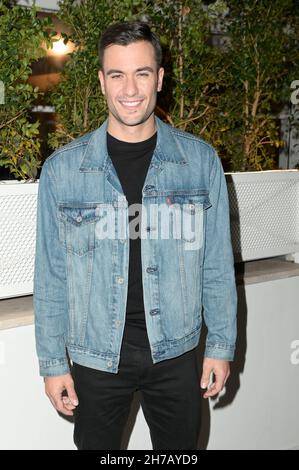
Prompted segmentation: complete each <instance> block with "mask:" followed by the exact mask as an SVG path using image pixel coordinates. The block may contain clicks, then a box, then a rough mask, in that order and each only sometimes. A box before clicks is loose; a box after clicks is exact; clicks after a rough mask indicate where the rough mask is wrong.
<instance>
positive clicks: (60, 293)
mask: <svg viewBox="0 0 299 470" xmlns="http://www.w3.org/2000/svg"><path fill="white" fill-rule="evenodd" d="M56 198H57V189H56V180H55V176H54V172H53V169H52V166H51V160H46V162H45V163H44V165H43V167H42V171H41V174H40V179H39V189H38V200H37V221H36V250H35V268H34V288H33V305H34V313H35V340H36V351H37V356H38V359H39V367H40V375H41V376H57V375H63V374H66V373H68V372H69V366H68V360H67V355H66V347H65V332H66V322H67V297H66V295H67V290H66V261H65V251H64V249H63V246H62V245H61V243H60V242H59V231H58V230H59V228H58V220H57V202H56Z"/></svg>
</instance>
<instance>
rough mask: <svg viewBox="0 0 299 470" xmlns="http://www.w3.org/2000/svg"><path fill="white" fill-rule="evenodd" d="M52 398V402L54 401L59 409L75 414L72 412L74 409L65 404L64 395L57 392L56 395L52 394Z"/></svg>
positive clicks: (62, 411) (65, 412)
mask: <svg viewBox="0 0 299 470" xmlns="http://www.w3.org/2000/svg"><path fill="white" fill-rule="evenodd" d="M50 400H51V402H52V403H53V402H54V407H55V408H56V410H57V411H59V412H60V413H62V414H64V415H67V416H73V414H74V413H73V412H72V410H71V409H69V408H68V407H66V406H65V405H64V401H63V397H62V395H60V394H57V395H55V396H52V397H50Z"/></svg>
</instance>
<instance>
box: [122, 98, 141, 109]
mask: <svg viewBox="0 0 299 470" xmlns="http://www.w3.org/2000/svg"><path fill="white" fill-rule="evenodd" d="M142 101H143V100H135V101H124V100H121V101H120V103H121V104H122V106H123V107H124V108H127V109H135V108H137V107H138V106H139V105H140V104H141V103H142Z"/></svg>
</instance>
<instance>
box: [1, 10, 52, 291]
mask: <svg viewBox="0 0 299 470" xmlns="http://www.w3.org/2000/svg"><path fill="white" fill-rule="evenodd" d="M49 26H50V20H49V19H47V18H45V19H39V18H38V17H37V11H36V9H35V7H32V8H31V9H27V8H22V7H19V6H9V4H4V3H3V2H1V3H0V50H1V56H2V57H1V62H0V79H1V84H2V102H1V104H0V166H1V167H3V168H6V169H8V170H9V172H10V175H11V177H12V178H14V179H10V180H2V181H0V266H1V269H0V298H4V297H12V296H16V295H25V294H30V293H31V292H32V278H33V267H34V245H35V223H36V222H35V221H36V218H35V212H36V199H37V190H38V182H37V175H38V169H39V167H40V165H41V155H40V140H39V123H38V122H31V120H30V109H31V107H32V105H33V103H34V101H35V100H36V99H37V98H38V97H39V95H40V92H39V90H38V88H36V87H35V88H34V87H32V86H31V85H30V84H29V83H28V82H27V80H28V77H29V76H30V74H31V64H32V63H33V62H34V61H35V60H37V59H39V58H40V57H42V56H44V55H45V54H46V49H45V47H44V46H45V45H46V46H49V45H50V44H51V40H50V38H51V34H50V33H48V28H49Z"/></svg>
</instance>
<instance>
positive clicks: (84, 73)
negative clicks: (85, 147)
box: [49, 0, 146, 148]
mask: <svg viewBox="0 0 299 470" xmlns="http://www.w3.org/2000/svg"><path fill="white" fill-rule="evenodd" d="M144 4H145V2H144V1H138V0H133V1H131V0H126V1H123V0H122V1H111V0H108V1H107V0H85V1H84V2H81V3H78V2H76V1H74V0H64V1H62V2H60V11H59V15H58V16H59V17H60V18H61V19H62V20H63V22H64V23H65V24H66V25H67V26H68V27H69V28H70V29H71V33H70V34H69V35H64V37H65V41H66V42H67V41H68V40H70V41H72V42H73V43H74V44H75V51H74V52H73V53H71V54H70V60H69V61H68V62H67V63H66V65H65V67H64V70H63V72H62V77H61V82H60V83H59V84H58V86H57V87H56V88H55V89H54V90H53V94H52V95H51V102H52V103H53V104H54V106H55V110H56V112H57V113H58V125H57V129H56V132H55V133H52V135H51V136H50V139H49V143H50V145H51V146H52V147H53V148H56V147H58V146H60V145H62V144H64V143H66V142H68V141H70V140H72V139H74V138H76V137H78V136H80V135H82V134H84V133H86V132H89V131H92V130H94V129H96V128H97V127H98V126H99V125H100V124H101V123H102V122H103V121H104V119H105V118H106V116H107V109H106V103H105V101H104V98H103V96H102V93H101V89H100V85H99V80H98V69H99V58H98V41H99V38H100V36H101V33H102V31H104V30H105V29H106V28H107V27H108V26H109V24H110V23H112V22H116V21H125V20H130V19H134V18H135V15H136V14H137V13H138V14H139V16H138V17H139V18H140V14H142V12H143V11H145V10H146V7H145V6H144Z"/></svg>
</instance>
